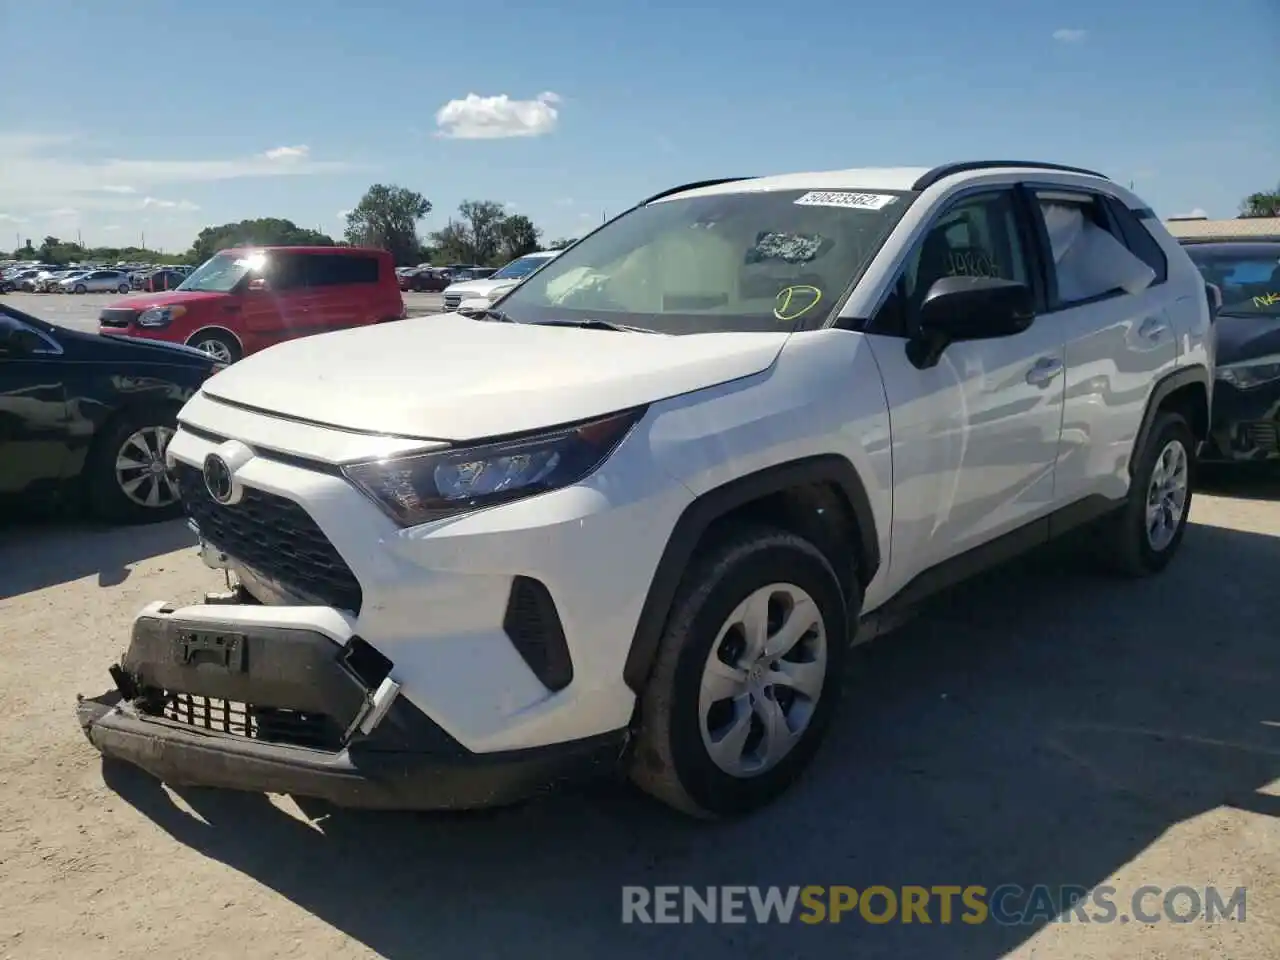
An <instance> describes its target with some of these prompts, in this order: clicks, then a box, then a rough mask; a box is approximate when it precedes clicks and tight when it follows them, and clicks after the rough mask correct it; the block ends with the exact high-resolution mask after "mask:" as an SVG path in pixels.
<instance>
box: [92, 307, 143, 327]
mask: <svg viewBox="0 0 1280 960" xmlns="http://www.w3.org/2000/svg"><path fill="white" fill-rule="evenodd" d="M137 315H138V312H137V311H136V310H130V309H128V308H127V307H107V308H106V309H104V310H103V311H102V312H101V313H100V314H98V323H99V324H100V325H102V326H104V327H127V326H129V324H131V323H133V320H134V317H136V316H137Z"/></svg>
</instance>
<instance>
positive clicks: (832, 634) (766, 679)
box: [629, 528, 860, 818]
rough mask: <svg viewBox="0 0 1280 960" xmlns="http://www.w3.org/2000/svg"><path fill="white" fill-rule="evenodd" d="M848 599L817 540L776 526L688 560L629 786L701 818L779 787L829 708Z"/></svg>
mask: <svg viewBox="0 0 1280 960" xmlns="http://www.w3.org/2000/svg"><path fill="white" fill-rule="evenodd" d="M852 599H853V601H854V602H846V599H845V597H844V595H843V592H842V590H841V587H840V582H839V580H838V579H837V577H836V575H835V572H834V571H833V570H832V568H831V565H830V564H829V563H828V562H827V560H826V558H825V557H824V556H823V555H822V553H821V552H820V551H819V550H818V549H817V548H816V547H814V546H813V545H812V544H811V543H809V542H808V541H806V540H803V539H801V538H800V537H797V536H795V535H793V534H791V533H788V532H786V531H782V530H775V529H770V528H752V529H746V530H743V531H741V532H739V533H738V534H736V535H734V536H732V537H730V538H728V539H726V540H724V541H723V542H721V543H720V544H719V545H718V546H716V547H714V548H712V549H710V550H708V551H706V552H705V553H704V554H703V555H702V556H701V557H700V558H699V559H697V560H695V562H694V565H693V566H692V567H691V568H690V571H689V573H688V574H687V575H686V577H685V580H684V582H683V583H682V585H681V588H680V591H679V592H678V594H677V596H676V600H675V603H674V604H673V605H672V609H671V614H670V617H669V619H668V622H667V627H666V629H665V631H664V633H663V636H662V640H661V642H660V644H659V648H658V656H657V660H656V662H655V664H654V668H653V673H652V676H651V677H650V679H649V681H648V683H647V684H646V686H645V689H644V692H643V694H642V695H641V706H640V721H639V729H638V731H637V735H636V741H635V748H634V750H633V752H632V755H631V758H630V761H629V774H630V776H631V779H632V780H633V781H634V782H635V783H636V785H637V786H639V787H640V788H641V789H643V790H644V791H646V792H647V793H650V794H652V795H653V796H655V797H657V798H658V799H659V800H662V801H663V802H664V803H667V804H668V805H670V806H672V807H675V808H676V809H678V810H681V811H683V812H685V813H688V814H691V815H693V816H696V817H703V818H715V817H722V816H737V815H741V814H745V813H748V812H750V811H752V810H754V809H756V808H758V807H761V806H763V805H765V804H767V803H769V802H770V801H771V800H773V799H774V798H775V797H777V796H779V795H780V794H781V793H783V792H784V791H785V790H786V789H787V788H788V787H789V786H790V785H791V784H792V783H793V782H794V781H795V780H796V779H797V778H798V777H799V776H800V774H801V773H802V772H803V771H804V769H805V768H806V767H807V766H808V765H809V762H810V761H811V760H812V758H813V756H814V754H815V752H816V751H817V749H818V746H819V745H820V743H821V742H822V739H823V737H824V735H825V734H826V731H827V728H828V726H829V725H830V721H831V717H832V715H833V714H834V712H835V710H836V706H837V703H838V701H839V698H840V689H841V685H842V683H843V677H842V676H841V674H842V669H843V666H844V662H845V652H846V649H847V647H848V638H849V633H848V623H849V622H850V617H856V616H857V615H858V612H859V608H860V602H858V601H857V599H856V598H852Z"/></svg>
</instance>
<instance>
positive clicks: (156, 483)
mask: <svg viewBox="0 0 1280 960" xmlns="http://www.w3.org/2000/svg"><path fill="white" fill-rule="evenodd" d="M176 429H177V427H176V411H174V410H167V409H165V408H163V407H146V408H143V409H140V410H136V411H129V412H126V413H124V414H123V415H121V416H119V417H117V418H116V419H115V420H113V421H111V422H110V423H108V425H107V426H106V429H105V430H104V432H103V433H102V434H100V435H99V436H98V437H97V438H96V440H95V441H94V445H93V450H92V451H91V452H90V454H89V459H88V462H87V464H86V466H85V474H84V480H85V483H86V485H87V493H88V498H89V506H90V509H91V510H92V512H93V514H94V516H96V517H97V518H98V519H100V520H106V521H108V522H113V523H151V522H156V521H160V520H171V519H173V518H174V517H177V516H178V515H179V514H181V513H182V503H181V501H179V500H178V490H177V485H176V484H175V483H174V482H173V480H172V479H171V478H170V477H169V476H168V475H167V474H165V473H162V472H156V471H154V470H152V469H151V467H150V464H151V463H153V462H157V458H158V462H159V463H160V464H162V465H163V463H164V450H165V448H166V447H167V446H168V442H169V439H170V438H172V436H173V432H174V430H176ZM140 443H141V446H140V445H139V444H140ZM144 448H145V449H144ZM125 461H129V462H134V463H137V464H138V466H137V467H121V466H120V464H121V463H123V462H125ZM134 481H138V483H137V485H136V486H135V485H134V483H133V482H134ZM153 490H154V491H155V494H154V495H153V494H152V491H153ZM152 500H154V503H152V502H151V501H152Z"/></svg>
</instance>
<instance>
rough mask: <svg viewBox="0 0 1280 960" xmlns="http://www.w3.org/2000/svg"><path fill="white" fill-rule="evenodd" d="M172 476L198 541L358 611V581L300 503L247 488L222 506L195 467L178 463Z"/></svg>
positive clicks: (291, 586)
mask: <svg viewBox="0 0 1280 960" xmlns="http://www.w3.org/2000/svg"><path fill="white" fill-rule="evenodd" d="M174 477H175V479H176V480H177V481H178V489H179V490H180V491H181V494H182V503H183V506H184V507H185V508H186V511H187V516H189V517H190V518H191V519H192V521H194V522H195V525H196V526H197V527H198V528H199V531H200V537H201V538H202V539H204V540H207V541H208V542H209V543H210V544H212V545H213V546H215V547H217V548H218V549H219V550H221V551H222V552H223V553H226V554H227V555H228V556H229V557H231V558H232V559H235V560H239V561H240V562H242V563H244V564H245V565H246V566H248V567H250V568H252V569H253V571H255V572H256V573H259V574H261V575H263V576H265V577H268V578H270V579H271V580H275V581H277V582H278V583H280V585H281V586H283V587H285V588H287V589H288V590H289V591H290V592H293V593H297V594H300V595H301V596H304V597H307V598H309V599H313V600H314V601H315V602H317V603H319V604H322V605H324V606H330V607H337V608H339V609H341V610H349V611H351V612H352V613H357V614H358V613H359V612H360V604H361V601H362V600H363V596H362V594H361V590H360V583H359V581H357V580H356V577H355V574H353V573H352V572H351V568H350V567H348V566H347V563H346V561H345V560H343V559H342V557H341V555H340V554H339V553H338V551H337V550H336V549H335V548H334V546H333V544H332V543H330V542H329V538H328V537H326V536H325V535H324V531H323V530H321V529H320V527H319V526H317V525H316V522H315V521H314V520H313V519H311V515H310V514H308V513H307V511H306V510H304V509H303V508H302V506H301V505H299V504H297V503H295V502H294V501H292V500H289V499H287V498H286V497H280V496H277V495H275V494H274V493H267V492H266V491H265V490H257V489H254V488H253V487H246V488H245V490H244V496H243V497H242V498H241V500H240V502H239V503H236V504H233V505H230V506H223V505H222V504H220V503H218V502H217V501H216V500H214V499H213V497H212V496H210V495H209V491H208V489H207V488H206V487H205V484H204V476H203V474H202V473H201V472H200V471H199V470H197V469H196V468H195V467H193V466H190V465H189V464H185V463H179V464H178V465H177V466H176V468H175V469H174Z"/></svg>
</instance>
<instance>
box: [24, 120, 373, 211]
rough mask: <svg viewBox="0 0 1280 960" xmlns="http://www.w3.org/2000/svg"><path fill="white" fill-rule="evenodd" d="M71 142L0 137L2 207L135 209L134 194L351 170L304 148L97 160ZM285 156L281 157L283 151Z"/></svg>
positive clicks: (71, 140) (27, 208) (29, 209)
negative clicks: (179, 186) (174, 186)
mask: <svg viewBox="0 0 1280 960" xmlns="http://www.w3.org/2000/svg"><path fill="white" fill-rule="evenodd" d="M77 145H78V142H77V141H76V139H75V138H71V137H49V136H40V135H35V134H0V170H3V171H4V175H3V176H0V206H3V207H5V208H8V209H10V210H14V209H17V210H20V211H21V212H23V213H26V212H28V211H33V212H34V211H37V210H40V209H48V208H49V207H55V206H71V205H73V204H74V205H75V206H77V207H79V208H82V209H95V210H130V209H137V201H136V200H132V199H129V195H128V194H127V193H126V188H125V187H124V186H123V185H125V184H128V185H130V186H129V187H128V190H129V191H130V192H134V193H137V192H141V190H142V188H153V189H154V188H155V187H158V186H166V185H170V184H181V183H210V182H218V181H226V180H239V179H249V178H254V177H280V176H305V175H311V174H321V173H335V172H340V171H344V170H349V169H351V166H350V165H349V164H346V163H341V162H335V161H325V160H315V159H313V158H312V157H311V155H310V151H309V150H308V149H307V148H306V147H276V148H274V149H272V150H267V151H265V152H263V153H261V154H258V155H256V156H248V157H245V156H241V157H228V158H219V159H188V160H165V159H135V158H129V159H125V158H119V157H105V158H96V157H90V156H86V155H84V153H82V152H79V151H75V150H74V149H73V148H75V147H76V146H77ZM282 151H283V152H282Z"/></svg>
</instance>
